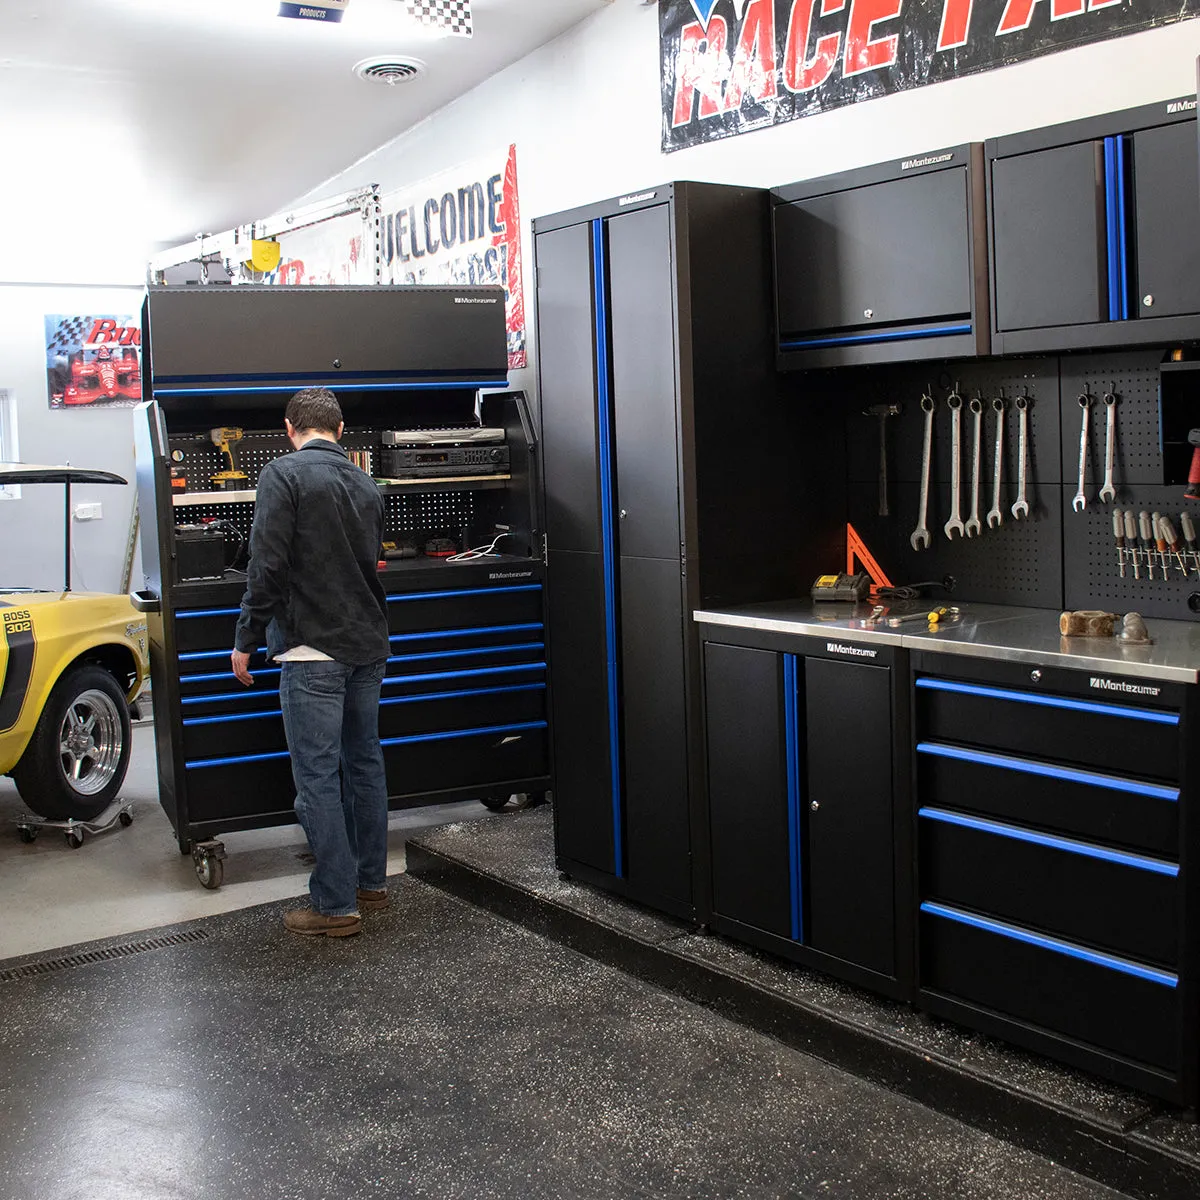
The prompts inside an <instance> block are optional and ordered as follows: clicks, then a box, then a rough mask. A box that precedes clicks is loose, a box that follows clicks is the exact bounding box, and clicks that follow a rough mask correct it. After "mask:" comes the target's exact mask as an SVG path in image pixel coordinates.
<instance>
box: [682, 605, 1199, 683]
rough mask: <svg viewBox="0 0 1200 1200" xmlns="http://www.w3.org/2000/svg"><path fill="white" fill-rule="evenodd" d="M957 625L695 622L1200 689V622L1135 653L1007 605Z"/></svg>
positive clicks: (823, 615)
mask: <svg viewBox="0 0 1200 1200" xmlns="http://www.w3.org/2000/svg"><path fill="white" fill-rule="evenodd" d="M947 603H953V601H949V602H947V601H938V602H936V604H935V603H930V602H929V601H922V602H919V603H915V604H913V603H902V604H895V605H893V606H891V608H890V610H889V615H902V614H904V613H909V612H917V613H920V612H927V611H928V610H929V609H930V608H933V607H935V606H936V605H937V604H947ZM958 607H959V608H960V609H961V615H960V617H959V619H958V620H957V621H954V622H951V623H947V624H945V625H939V626H938V627H937V628H936V629H935V630H931V629H930V628H928V627H927V625H926V624H925V622H923V621H911V622H907V623H905V624H903V625H900V626H899V627H897V628H891V627H889V626H888V625H887V624H886V623H885V622H880V623H876V624H868V623H867V621H866V618H867V617H868V616H869V615H870V613H871V605H869V604H860V605H857V606H854V607H852V606H851V605H849V604H814V603H812V602H811V601H808V600H780V601H773V602H771V603H768V604H750V605H746V606H744V607H739V608H727V609H714V610H703V609H701V610H697V611H696V612H695V613H693V614H692V615H693V619H694V620H696V621H698V622H700V623H702V624H706V625H726V626H731V627H733V628H736V629H760V630H764V631H768V632H771V633H784V634H789V633H790V634H795V635H797V636H800V637H828V636H831V635H835V636H836V637H837V638H839V639H840V640H842V641H847V642H868V643H872V644H874V645H883V646H901V647H904V648H905V649H908V650H922V651H932V652H941V653H945V654H960V655H965V656H968V657H975V658H992V659H996V658H999V659H1006V660H1008V661H1011V662H1027V663H1035V664H1040V665H1043V666H1055V667H1068V668H1073V669H1075V670H1080V671H1103V672H1104V673H1105V674H1110V675H1134V676H1137V677H1138V678H1140V679H1159V680H1164V681H1166V682H1170V683H1196V682H1198V681H1200V621H1197V622H1192V621H1164V620H1149V619H1148V620H1147V621H1146V626H1147V628H1148V629H1149V631H1150V636H1151V637H1152V638H1153V639H1154V641H1153V643H1152V644H1151V645H1148V646H1147V645H1143V646H1138V645H1129V644H1127V643H1125V642H1122V641H1120V640H1119V639H1118V638H1115V637H1113V638H1065V637H1063V636H1061V634H1060V633H1059V632H1058V617H1059V614H1058V611H1057V610H1054V609H1046V608H1019V607H1016V606H1012V605H1002V604H959V605H958Z"/></svg>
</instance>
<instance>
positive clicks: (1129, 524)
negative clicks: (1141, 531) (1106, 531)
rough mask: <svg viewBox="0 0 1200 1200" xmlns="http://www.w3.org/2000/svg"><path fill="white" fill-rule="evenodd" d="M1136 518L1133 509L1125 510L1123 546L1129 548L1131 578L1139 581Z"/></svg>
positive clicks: (1139, 565)
mask: <svg viewBox="0 0 1200 1200" xmlns="http://www.w3.org/2000/svg"><path fill="white" fill-rule="evenodd" d="M1137 535H1138V530H1137V518H1136V517H1135V516H1134V515H1133V509H1132V508H1130V509H1126V510H1125V545H1126V546H1128V547H1129V557H1130V558H1131V559H1132V560H1133V577H1134V579H1141V577H1142V567H1141V560H1140V559H1139V558H1138V549H1137Z"/></svg>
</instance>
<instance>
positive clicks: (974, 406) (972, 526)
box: [964, 399, 983, 538]
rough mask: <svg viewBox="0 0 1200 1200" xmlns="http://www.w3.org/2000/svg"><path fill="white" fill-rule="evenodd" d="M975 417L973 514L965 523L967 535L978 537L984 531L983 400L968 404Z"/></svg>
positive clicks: (972, 488) (972, 483) (972, 472)
mask: <svg viewBox="0 0 1200 1200" xmlns="http://www.w3.org/2000/svg"><path fill="white" fill-rule="evenodd" d="M968 407H969V408H970V409H971V416H972V417H973V418H974V424H975V435H974V441H973V444H972V451H971V515H970V517H968V518H967V523H966V525H965V527H964V528H965V529H966V534H967V537H969V538H973V537H978V536H979V535H980V534H981V533H982V532H983V526H982V525H981V524H980V521H979V467H980V462H979V457H980V443H981V442H982V441H983V401H982V400H980V399H975V400H972V401H971V403H970V405H969V406H968Z"/></svg>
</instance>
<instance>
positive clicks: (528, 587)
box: [234, 583, 542, 612]
mask: <svg viewBox="0 0 1200 1200" xmlns="http://www.w3.org/2000/svg"><path fill="white" fill-rule="evenodd" d="M541 590H542V585H541V584H540V583H522V584H518V585H517V586H515V587H484V588H455V589H454V590H453V591H450V592H397V593H395V594H393V595H391V596H388V598H387V602H388V603H389V604H400V603H401V602H402V601H405V600H453V599H455V598H456V597H457V596H503V595H506V594H508V593H510V592H540V591H541ZM237 611H239V610H238V609H234V612H237Z"/></svg>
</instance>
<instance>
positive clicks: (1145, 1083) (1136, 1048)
mask: <svg viewBox="0 0 1200 1200" xmlns="http://www.w3.org/2000/svg"><path fill="white" fill-rule="evenodd" d="M1097 678H1100V679H1101V680H1103V681H1104V682H1108V683H1114V682H1115V684H1116V686H1117V687H1122V686H1123V687H1125V688H1127V689H1128V691H1127V692H1121V691H1114V692H1100V693H1098V692H1097V689H1096V688H1095V687H1094V686H1093V682H1094V680H1095V679H1097ZM912 681H913V748H914V752H915V790H914V796H915V806H916V812H915V817H916V829H917V848H918V872H917V898H916V903H917V905H918V907H919V913H920V916H919V921H918V951H917V964H918V965H917V979H918V989H919V991H918V998H919V1003H921V1004H922V1005H924V1006H926V1007H928V1008H930V1009H931V1010H932V1011H935V1012H938V1013H941V1014H943V1015H946V1016H951V1017H957V1018H958V1019H965V1020H967V1021H969V1022H971V1023H975V1024H978V1025H979V1026H980V1027H981V1028H984V1029H986V1030H988V1031H990V1032H995V1033H999V1034H1001V1035H1002V1036H1005V1037H1008V1038H1010V1039H1011V1040H1014V1041H1018V1042H1022V1043H1024V1044H1026V1045H1028V1046H1030V1047H1032V1048H1034V1049H1041V1050H1048V1051H1050V1052H1051V1053H1054V1054H1056V1055H1057V1056H1059V1057H1062V1058H1065V1059H1067V1060H1068V1061H1071V1062H1074V1063H1076V1064H1077V1065H1080V1066H1086V1067H1091V1068H1092V1069H1096V1070H1100V1071H1102V1072H1103V1073H1105V1074H1107V1075H1109V1076H1111V1077H1113V1078H1116V1079H1119V1080H1121V1081H1123V1082H1125V1083H1128V1084H1131V1085H1133V1086H1137V1087H1140V1088H1143V1089H1144V1090H1146V1091H1151V1092H1154V1093H1156V1094H1158V1095H1161V1096H1165V1097H1166V1098H1168V1099H1172V1100H1175V1101H1177V1102H1188V1101H1189V1100H1190V1098H1191V1097H1194V1095H1195V1087H1196V1066H1197V1064H1196V1062H1195V1058H1196V1051H1197V1043H1196V1033H1197V1029H1196V1019H1195V1018H1196V993H1195V985H1196V980H1195V977H1194V972H1195V966H1196V964H1195V950H1194V947H1192V946H1189V944H1188V940H1187V934H1188V931H1189V930H1193V929H1194V914H1193V913H1189V911H1188V902H1187V901H1186V897H1187V891H1186V889H1187V887H1188V881H1189V875H1188V872H1189V870H1191V869H1193V868H1192V867H1191V863H1193V862H1194V861H1195V857H1194V851H1193V850H1192V847H1193V846H1194V843H1195V833H1194V832H1193V830H1192V826H1191V825H1190V824H1189V820H1188V816H1189V814H1188V806H1187V804H1186V802H1185V801H1184V797H1185V796H1186V794H1187V790H1188V787H1189V784H1190V782H1191V780H1192V779H1194V778H1195V758H1196V752H1195V749H1194V746H1193V745H1191V744H1189V741H1188V733H1189V731H1190V729H1191V722H1192V721H1193V720H1194V706H1195V692H1196V688H1195V687H1194V686H1192V687H1184V686H1181V685H1178V684H1170V683H1162V682H1158V681H1153V680H1142V679H1138V678H1136V677H1125V676H1121V677H1119V678H1118V679H1116V680H1114V679H1113V677H1111V676H1100V677H1097V676H1093V675H1090V674H1087V673H1082V672H1077V671H1067V670H1058V669H1053V668H1039V667H1033V668H1030V667H1027V666H1024V665H1019V664H1013V663H1003V662H986V663H981V662H979V661H978V660H975V659H970V660H968V659H963V658H957V657H955V656H954V655H948V654H941V653H938V654H929V653H924V654H922V653H915V654H913V656H912ZM1191 740H1192V743H1194V741H1195V738H1194V735H1193V737H1192V739H1191ZM1193 936H1194V935H1193Z"/></svg>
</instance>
